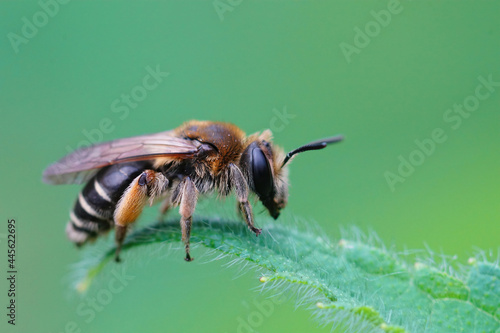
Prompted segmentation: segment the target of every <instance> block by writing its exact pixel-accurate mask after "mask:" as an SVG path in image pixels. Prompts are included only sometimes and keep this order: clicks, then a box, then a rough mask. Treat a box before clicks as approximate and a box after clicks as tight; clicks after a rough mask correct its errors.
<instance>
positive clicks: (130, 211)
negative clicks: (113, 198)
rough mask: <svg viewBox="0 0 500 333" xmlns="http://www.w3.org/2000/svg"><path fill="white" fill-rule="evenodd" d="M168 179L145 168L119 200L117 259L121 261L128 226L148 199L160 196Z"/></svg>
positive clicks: (116, 238)
mask: <svg viewBox="0 0 500 333" xmlns="http://www.w3.org/2000/svg"><path fill="white" fill-rule="evenodd" d="M166 184H168V180H167V179H166V178H165V176H164V175H163V174H162V173H159V172H155V171H153V170H145V171H143V172H142V173H141V174H140V175H139V176H137V177H136V178H135V179H134V180H133V181H132V183H130V185H129V186H128V187H127V189H126V190H125V192H124V193H123V195H122V197H121V198H120V200H119V201H118V204H117V206H116V210H115V213H114V221H115V229H116V231H115V241H116V252H115V261H117V262H119V261H120V251H121V249H122V244H123V241H124V240H125V237H126V235H127V230H128V226H129V225H131V224H132V223H134V222H135V220H137V218H138V217H139V215H140V214H141V213H142V210H143V208H144V206H145V205H146V203H148V200H149V202H150V203H152V201H153V199H154V198H155V197H157V196H160V195H161V193H162V192H163V191H164V190H165V187H166Z"/></svg>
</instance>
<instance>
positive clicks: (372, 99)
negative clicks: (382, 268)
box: [0, 0, 500, 332]
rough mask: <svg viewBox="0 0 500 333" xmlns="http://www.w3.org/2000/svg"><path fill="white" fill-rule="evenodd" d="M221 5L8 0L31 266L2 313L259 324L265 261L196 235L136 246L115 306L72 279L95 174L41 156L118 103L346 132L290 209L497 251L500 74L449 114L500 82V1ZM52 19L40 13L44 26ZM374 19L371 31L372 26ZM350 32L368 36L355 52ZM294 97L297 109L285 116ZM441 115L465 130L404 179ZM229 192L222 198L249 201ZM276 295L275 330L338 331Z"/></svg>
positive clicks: (63, 320)
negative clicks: (203, 243)
mask: <svg viewBox="0 0 500 333" xmlns="http://www.w3.org/2000/svg"><path fill="white" fill-rule="evenodd" d="M45 1H46V2H43V0H42V3H47V4H49V3H51V2H50V1H47V0H45ZM215 5H216V6H215ZM215 5H214V2H212V1H204V2H201V1H197V2H194V1H193V2H174V1H141V2H139V1H105V2H98V1H85V2H84V1H72V2H70V3H68V4H60V5H58V7H59V8H57V10H56V7H54V6H53V5H52V7H50V6H49V5H47V6H49V7H47V8H48V9H47V10H48V11H50V12H51V14H53V15H51V16H48V15H46V14H45V16H44V14H39V12H41V11H43V9H42V5H41V4H40V3H38V2H35V1H2V2H0V13H1V14H0V15H1V19H0V27H1V28H0V29H1V36H2V38H1V39H0V80H1V81H0V84H1V89H0V112H1V117H0V120H1V124H2V127H1V131H0V138H1V145H0V147H1V148H0V153H1V159H0V165H1V170H2V173H1V175H0V177H1V185H2V186H1V191H0V210H1V217H2V219H3V221H4V223H2V227H1V228H2V229H0V236H2V238H0V241H1V245H0V246H1V251H0V253H1V257H2V258H3V259H2V260H0V271H2V272H4V271H5V270H6V267H7V259H6V243H5V237H3V236H5V234H6V230H7V226H6V220H7V218H12V217H14V218H16V219H17V221H18V229H17V230H18V241H17V246H18V261H17V264H18V270H19V275H18V292H19V294H18V295H19V296H18V300H17V301H18V303H17V304H18V316H17V325H16V327H15V328H13V327H11V326H10V325H8V324H7V323H6V321H7V319H6V317H5V315H4V314H2V318H3V319H2V322H1V323H0V327H1V329H0V330H1V331H2V332H78V331H79V330H81V331H82V332H160V331H161V332H236V331H239V332H246V331H245V330H246V329H245V328H242V327H240V325H241V322H242V321H248V316H249V315H252V314H255V313H256V311H257V312H258V311H259V310H257V307H256V306H255V305H254V304H253V302H254V300H257V301H258V302H262V301H264V300H265V296H262V295H260V294H258V293H256V292H255V290H254V289H253V288H254V287H256V286H258V284H259V282H258V280H257V279H258V277H259V274H257V273H255V272H250V273H247V274H245V275H243V276H241V277H238V278H235V277H236V276H238V269H237V268H223V267H222V263H223V262H227V260H223V261H213V262H209V263H207V261H208V259H209V258H211V257H206V256H205V257H203V253H204V250H203V249H202V248H199V247H198V248H196V249H195V250H194V251H193V253H194V256H195V257H197V258H199V260H196V261H194V262H193V263H191V264H187V263H185V262H184V260H182V252H179V251H176V252H174V253H170V255H167V254H166V253H165V252H167V251H168V250H167V249H166V248H165V249H163V250H162V249H158V247H153V248H149V249H146V250H144V251H143V252H141V257H136V258H135V259H134V260H132V259H131V260H130V262H131V264H130V265H127V266H126V272H127V274H128V275H131V276H134V277H135V278H134V279H133V280H132V281H130V282H129V283H128V285H127V286H126V287H125V288H124V289H123V291H121V292H119V293H116V294H113V296H112V299H111V300H110V301H109V303H108V304H105V305H104V306H103V307H102V308H99V310H96V311H95V312H94V313H95V317H93V318H91V316H90V315H81V313H79V311H78V309H79V307H81V306H82V305H81V304H86V302H88V301H89V299H91V298H93V297H96V293H97V292H98V291H99V289H91V291H90V292H89V294H88V295H87V296H86V297H83V298H80V297H79V296H77V295H75V293H74V292H73V291H72V290H71V289H70V283H71V271H72V265H73V264H74V263H75V262H77V261H78V260H79V258H80V254H79V251H78V250H77V249H75V248H74V246H73V245H72V244H71V243H70V242H68V241H67V240H66V237H65V234H64V227H65V223H66V221H67V218H68V211H69V209H70V207H71V206H72V204H73V200H74V199H75V197H76V195H77V193H78V191H79V189H80V187H79V186H61V187H51V186H48V185H45V184H43V183H42V182H41V173H42V170H43V169H44V168H45V167H46V166H47V165H48V164H50V163H51V162H53V161H55V160H57V159H59V158H60V157H62V156H63V155H65V154H66V153H67V152H68V149H74V148H76V147H77V146H78V144H79V143H81V142H82V141H85V140H87V138H86V136H85V131H87V132H92V130H95V129H98V128H99V126H100V123H101V122H102V121H103V119H108V120H105V122H108V123H110V124H111V125H110V128H111V129H110V130H108V131H107V133H104V132H102V131H100V133H101V134H102V138H101V137H100V135H97V134H95V135H96V138H97V139H101V140H111V139H115V138H121V137H127V136H133V135H139V134H143V133H151V132H158V131H163V130H166V129H171V128H174V127H177V126H178V125H180V124H181V123H182V122H183V121H185V120H188V119H206V120H223V121H229V122H233V123H235V124H237V125H238V126H240V127H241V128H242V129H244V130H245V131H246V132H247V133H253V132H255V131H259V130H262V129H265V128H271V129H273V130H274V136H275V142H277V143H278V144H280V145H282V146H284V147H285V149H287V150H289V149H293V148H295V147H297V146H298V145H300V144H303V143H305V142H307V141H309V140H313V139H317V138H320V137H324V136H328V135H332V134H336V133H342V134H344V135H345V136H346V140H345V142H343V143H342V144H339V145H336V146H335V147H331V148H328V149H327V150H325V151H321V152H314V153H307V154H304V156H300V157H299V158H297V159H296V160H295V161H294V162H293V164H292V165H291V173H290V180H291V184H292V186H291V188H290V199H289V206H288V207H287V209H286V211H287V214H285V215H284V217H282V218H280V219H278V220H277V221H276V223H283V224H286V223H287V218H286V216H291V215H297V216H300V217H303V218H306V219H309V220H311V221H316V222H317V223H318V224H319V225H320V226H321V227H322V228H323V229H324V230H325V232H326V233H327V234H328V235H330V236H331V237H332V238H333V239H337V238H338V237H339V230H340V226H349V225H356V226H359V227H361V228H362V229H363V230H368V229H370V228H371V229H373V230H375V231H376V232H377V233H378V235H379V236H380V237H381V238H382V239H383V240H384V241H385V242H386V243H387V244H393V245H394V246H395V248H396V249H397V250H398V251H403V250H404V249H415V248H417V249H422V248H424V247H425V245H426V244H427V245H428V246H429V247H430V248H431V249H433V250H434V251H436V252H438V253H443V254H446V255H457V256H458V257H457V258H458V259H457V261H458V262H460V263H465V262H466V260H467V258H468V257H469V256H470V255H472V254H474V253H475V250H477V248H481V249H484V250H492V251H493V254H494V255H497V253H498V246H499V243H500V226H499V222H500V210H499V202H500V191H499V188H500V177H499V170H500V156H499V151H498V147H499V144H500V131H499V129H500V126H499V125H500V113H499V106H500V87H498V86H496V87H493V88H491V89H492V90H493V91H492V92H491V91H488V90H487V89H485V88H481V89H482V90H481V92H482V93H486V92H489V96H488V97H487V98H485V99H484V100H481V101H480V103H479V106H478V107H477V110H475V111H474V112H471V114H470V116H468V118H463V119H462V120H463V121H462V123H461V124H460V126H459V128H457V129H453V128H452V126H451V125H454V124H455V122H451V123H450V122H446V121H445V119H444V118H443V117H444V116H445V115H446V112H447V110H448V109H450V108H452V107H453V105H454V104H463V103H464V100H467V101H468V102H471V101H474V99H471V98H469V96H473V95H474V94H475V89H476V87H477V86H478V85H479V84H480V81H478V77H480V76H483V77H484V78H488V76H489V75H491V76H492V79H493V81H495V82H500V66H499V65H500V20H499V19H498V14H499V13H500V1H475V2H472V1H470V2H466V1H440V2H434V1H413V2H401V3H400V4H399V6H396V7H394V8H393V7H391V2H388V1H356V2H354V1H335V2H333V1H331V2H320V1H315V2H312V1H310V2H308V1H288V2H287V1H227V0H221V1H218V2H215ZM216 7H217V8H216ZM388 8H389V9H394V10H396V11H399V12H398V13H393V14H392V15H391V18H390V22H388V18H387V17H385V20H386V21H385V23H387V24H385V23H384V25H385V26H383V25H381V24H380V23H375V22H377V21H375V18H374V16H373V14H372V13H371V11H375V12H376V13H380V11H381V10H384V11H386V12H387V10H388ZM34 16H35V17H34ZM23 18H26V19H25V20H24V19H23ZM382 18H384V17H383V16H382ZM34 20H35V23H37V24H38V25H39V27H38V28H37V27H36V26H35V28H36V29H37V31H36V33H35V32H34V31H30V30H29V27H24V26H25V25H27V24H28V23H26V22H31V23H33V22H34ZM367 25H368V26H367ZM23 27H24V28H23ZM366 27H368V28H369V29H372V30H369V34H370V35H371V37H370V36H368V37H367V38H368V39H366V38H365V40H363V39H362V37H359V36H358V39H356V40H355V38H356V35H357V34H359V32H356V31H357V30H356V29H357V28H359V29H361V30H363V31H364V30H365V28H366ZM377 27H378V28H377ZM23 29H24V33H25V35H26V34H28V36H30V38H25V36H24V35H23ZM30 33H31V35H30ZM13 34H15V35H17V37H15V36H14V35H13ZM23 38H25V39H23ZM360 38H361V39H360ZM342 43H345V44H342ZM356 43H357V44H356ZM360 43H361V44H360ZM363 43H365V44H367V45H364V44H363ZM346 44H349V45H351V46H353V47H356V45H358V46H360V47H358V48H357V51H356V52H354V53H352V54H350V55H349V56H347V57H346V55H345V54H344V52H343V51H342V46H343V47H347V46H346ZM361 46H362V47H361ZM16 50H17V51H18V52H16ZM348 60H349V61H348ZM148 66H149V67H151V68H153V69H154V68H156V67H157V66H159V68H160V70H161V71H162V72H169V73H170V75H169V76H168V77H165V78H164V79H163V81H162V82H161V83H159V84H158V86H157V87H156V88H155V89H153V90H151V91H148V92H147V96H146V97H145V98H144V99H143V100H141V101H140V102H138V103H137V105H135V107H134V108H132V107H124V106H125V104H124V102H121V101H120V98H121V95H122V94H130V93H131V91H136V93H137V92H139V91H140V88H137V87H140V86H142V84H143V83H142V82H143V79H144V77H145V76H146V75H147V74H148V71H147V69H146V68H147V67H148ZM134 89H135V90H134ZM467 98H468V99H467ZM117 100H118V102H116V101H117ZM113 103H115V107H118V106H121V107H122V109H120V110H121V111H119V110H117V109H116V108H113V106H112V105H113ZM125 109H127V111H125ZM115 111H118V112H115ZM284 111H286V112H287V114H289V115H290V116H289V118H286V117H285V118H280V115H281V117H282V116H283V114H284ZM292 116H293V118H292ZM436 128H441V129H443V131H444V132H445V134H446V137H447V140H446V141H445V142H444V143H440V144H437V146H436V148H435V151H434V152H433V153H432V154H430V156H428V157H426V158H425V161H423V163H422V164H421V165H418V166H416V167H415V170H414V172H413V173H412V174H411V175H410V176H408V177H406V178H405V181H404V182H403V183H397V184H395V185H394V188H393V189H394V191H393V190H391V187H390V186H389V184H388V182H387V181H386V177H385V174H386V172H392V173H394V174H396V173H397V172H398V167H399V165H400V160H399V156H400V155H401V156H403V158H405V159H408V158H409V156H410V154H413V157H414V158H415V156H417V155H416V154H418V153H415V151H416V150H417V145H416V143H415V140H425V139H428V138H430V137H431V133H432V131H433V130H434V129H436ZM94 133H96V131H94ZM417 157H418V156H417ZM208 206H214V205H213V204H211V203H210V205H208ZM224 206H227V207H226V208H224V207H221V206H217V208H216V209H215V211H217V209H220V210H221V211H223V212H224V211H225V212H226V213H224V214H227V211H231V210H232V209H233V208H234V206H233V204H232V202H230V201H229V202H226V204H224ZM205 208H206V206H205ZM212 209H213V208H212ZM213 210H214V209H213ZM213 210H212V211H213ZM261 210H262V209H261V207H260V206H258V207H256V211H261ZM156 215H157V207H153V208H151V209H148V210H147V211H146V212H145V213H144V214H143V215H142V217H141V220H140V222H139V223H140V224H148V223H150V222H152V221H153V220H154V219H155V217H156ZM257 221H258V217H257ZM139 261H140V263H139ZM1 281H2V282H1V283H0V294H1V295H2V297H1V298H0V299H1V300H2V303H1V305H2V308H3V309H5V308H4V305H6V304H7V303H6V302H7V301H8V300H7V297H6V290H7V285H6V284H5V282H6V280H5V278H4V277H2V278H1ZM101 296H102V295H101ZM87 309H88V308H87ZM4 311H5V310H4ZM271 312H272V314H271V315H269V316H264V317H262V318H263V320H262V321H261V322H259V323H258V325H255V327H254V329H255V331H258V332H305V331H307V332H330V327H329V326H327V327H320V326H318V323H317V322H316V321H314V320H313V319H312V318H311V315H310V312H309V311H308V310H306V309H304V308H302V307H301V308H298V309H297V310H295V308H294V305H293V303H290V304H284V305H275V306H274V309H273V311H271ZM257 317H258V316H257ZM257 317H256V318H257ZM68 323H69V324H68ZM72 325H75V326H74V327H73V326H72Z"/></svg>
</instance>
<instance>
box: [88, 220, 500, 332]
mask: <svg viewBox="0 0 500 333" xmlns="http://www.w3.org/2000/svg"><path fill="white" fill-rule="evenodd" d="M180 239H181V235H180V230H179V226H178V221H172V222H168V223H158V224H156V225H154V226H148V227H147V228H144V229H141V230H137V231H136V232H134V233H133V234H131V235H130V236H129V237H128V238H127V240H126V242H125V244H124V247H123V251H124V252H126V251H131V250H132V249H133V248H135V247H138V246H143V245H147V244H160V243H161V244H164V243H173V242H179V241H180ZM191 242H192V243H200V244H202V245H204V246H206V247H207V248H210V249H215V250H217V251H220V252H222V253H224V254H226V255H233V256H236V257H239V258H240V259H241V260H246V261H250V262H253V263H254V264H255V265H257V266H260V267H262V268H264V269H266V271H267V273H266V274H265V275H264V276H262V277H261V278H260V281H261V282H262V283H264V288H269V289H271V288H273V287H276V286H281V285H282V284H283V283H290V284H291V285H297V286H300V285H302V286H303V287H305V288H306V289H307V290H308V292H306V293H304V294H305V295H309V297H308V298H307V299H306V301H308V302H314V303H316V310H315V311H316V314H317V315H318V317H319V320H321V321H323V322H324V323H329V322H331V323H333V324H335V325H343V326H344V327H345V329H346V330H348V331H354V330H361V331H363V332H392V333H403V332H426V333H430V332H439V333H447V332H450V333H451V332H477V333H480V332H484V333H490V332H500V310H499V309H500V268H499V267H498V264H497V263H488V262H485V261H481V262H479V260H478V259H474V260H471V261H470V263H471V265H470V266H468V267H467V268H465V271H466V272H465V274H464V277H460V276H453V275H451V274H449V273H447V272H445V271H442V270H440V269H439V268H437V267H433V266H430V265H425V264H422V263H416V264H409V263H408V262H405V261H404V260H402V259H400V258H398V257H397V256H396V255H395V254H394V253H392V252H391V251H389V250H386V249H385V248H383V247H381V246H375V245H373V244H371V245H370V244H367V243H366V242H365V241H359V240H347V239H343V240H340V241H338V242H336V243H332V242H331V241H329V240H328V239H326V238H325V237H324V236H323V235H322V234H321V232H319V231H315V232H314V231H311V230H304V228H303V229H301V228H296V227H285V226H283V225H278V224H267V225H266V226H265V228H264V232H263V233H262V234H261V236H259V237H255V235H254V234H253V233H251V232H249V231H248V230H247V229H246V227H245V226H244V225H243V223H240V222H238V223H235V222H231V221H220V220H200V221H196V222H194V225H193V228H192V235H191ZM113 255H114V248H109V249H108V250H107V251H105V252H103V253H101V255H100V257H99V258H100V259H99V262H97V263H94V264H92V265H90V267H87V269H86V273H85V274H86V275H85V277H84V278H83V279H82V280H81V282H80V283H79V285H78V290H79V291H85V290H87V289H88V288H89V287H90V285H91V283H92V282H93V281H94V280H95V279H97V278H98V276H99V273H100V272H101V271H102V270H103V268H104V267H106V266H107V265H111V264H113V265H116V264H115V263H114V262H112V258H113ZM179 260H182V258H179ZM311 295H313V296H311ZM314 303H313V304H314Z"/></svg>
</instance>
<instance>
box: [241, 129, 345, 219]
mask: <svg viewBox="0 0 500 333" xmlns="http://www.w3.org/2000/svg"><path fill="white" fill-rule="evenodd" d="M271 138H272V134H271V131H269V130H266V131H264V132H263V133H262V134H260V135H252V136H251V137H250V138H249V141H248V144H247V146H246V148H245V150H244V151H243V154H242V155H241V159H240V167H241V169H242V170H244V174H245V175H246V178H247V181H248V185H249V187H250V189H251V190H252V191H253V192H254V193H255V194H257V196H258V197H259V199H260V201H261V202H262V204H263V205H264V207H266V208H267V210H268V211H269V214H270V215H271V216H272V217H273V218H274V219H277V218H278V216H279V215H280V211H281V209H283V208H284V207H285V206H286V204H287V201H288V168H287V162H288V161H290V159H291V158H292V156H293V155H295V154H298V153H301V152H304V151H308V150H316V149H322V148H325V147H326V146H327V145H328V144H329V143H333V142H339V141H341V140H342V137H341V136H336V137H332V138H328V139H324V140H318V141H314V142H311V143H309V144H307V145H304V146H301V147H299V148H297V149H295V150H292V151H291V152H289V153H288V154H286V155H285V154H284V152H283V150H282V149H281V148H279V147H277V146H274V145H273V144H272V142H271Z"/></svg>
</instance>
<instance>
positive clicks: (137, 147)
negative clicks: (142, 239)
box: [43, 120, 342, 262]
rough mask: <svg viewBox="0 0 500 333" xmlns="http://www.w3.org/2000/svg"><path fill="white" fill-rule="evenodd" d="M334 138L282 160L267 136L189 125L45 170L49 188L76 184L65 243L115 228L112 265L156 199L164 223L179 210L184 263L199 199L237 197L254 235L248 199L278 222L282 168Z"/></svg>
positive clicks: (92, 150)
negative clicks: (173, 209) (253, 199)
mask: <svg viewBox="0 0 500 333" xmlns="http://www.w3.org/2000/svg"><path fill="white" fill-rule="evenodd" d="M341 140H342V136H340V135H338V136H334V137H331V138H327V139H323V140H318V141H314V142H311V143H308V144H306V145H304V146H301V147H299V148H297V149H295V150H292V151H291V152H289V153H288V154H286V155H285V154H284V152H283V150H282V149H281V148H279V147H277V146H275V145H274V144H273V143H272V133H271V131H270V130H264V131H263V132H259V133H255V134H252V135H250V136H246V135H245V133H244V132H243V131H242V130H241V129H239V128H238V127H237V126H235V125H233V124H230V123H223V122H211V121H197V120H192V121H188V122H186V123H184V124H183V125H181V126H180V127H178V128H176V129H174V130H170V131H165V132H160V133H156V134H149V135H142V136H136V137H131V138H126V139H118V140H114V141H109V142H104V143H101V144H97V145H94V146H90V147H86V148H82V149H79V150H76V151H74V152H73V153H71V154H69V155H67V156H65V157H63V158H62V159H61V160H59V161H58V162H56V163H54V164H52V165H50V166H49V167H48V168H47V169H46V170H45V171H44V173H43V180H44V182H46V183H48V184H54V185H58V184H83V183H85V184H86V185H85V186H84V188H83V190H82V191H81V192H80V193H79V195H78V198H77V199H76V201H75V204H74V206H73V210H72V211H71V212H70V219H69V222H68V223H67V225H66V235H67V236H68V238H69V239H70V240H71V241H72V242H74V243H76V245H78V246H81V245H83V244H85V243H87V242H89V241H93V240H95V239H96V238H97V237H98V236H99V235H102V234H105V233H107V232H108V231H109V230H111V229H112V228H114V229H115V241H116V253H115V260H116V261H117V262H118V261H120V250H121V248H122V244H123V241H124V239H125V236H126V234H127V230H128V229H129V227H130V226H131V225H132V224H133V223H134V222H135V221H136V219H137V218H138V217H139V215H140V214H141V212H142V210H143V208H144V207H145V206H146V205H147V204H148V203H149V205H152V204H153V203H154V202H156V201H159V200H162V201H163V203H162V204H161V208H160V212H161V215H162V216H164V215H165V214H166V212H167V211H168V210H169V209H170V208H171V207H176V206H179V213H180V215H181V219H180V225H181V230H182V241H183V242H184V245H185V251H186V256H185V260H186V261H191V260H193V258H192V257H191V255H190V251H189V238H190V234H191V223H192V216H193V213H194V211H195V208H196V203H197V201H198V196H199V195H207V194H210V193H217V194H218V195H219V196H220V197H225V196H227V195H229V194H230V193H231V192H234V193H235V194H236V197H237V200H238V210H239V212H240V213H241V216H242V217H243V219H244V220H245V222H246V224H247V226H248V228H249V229H250V230H251V231H253V232H254V233H255V235H257V236H258V235H259V234H260V233H261V231H262V230H261V229H259V228H257V227H256V226H255V223H254V217H253V213H252V206H251V204H250V202H249V194H250V193H254V194H255V195H256V196H257V197H258V199H259V200H260V201H261V202H262V204H263V205H264V207H265V208H266V209H267V210H268V211H269V214H270V215H271V216H272V217H273V218H274V219H277V218H278V216H279V214H280V211H281V210H282V209H283V208H284V207H285V206H286V204H287V200H288V170H287V163H288V162H289V161H290V159H291V158H292V157H293V156H294V155H295V154H298V153H302V152H305V151H308V150H316V149H322V148H325V147H326V146H327V145H328V144H330V143H334V142H339V141H341Z"/></svg>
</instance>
